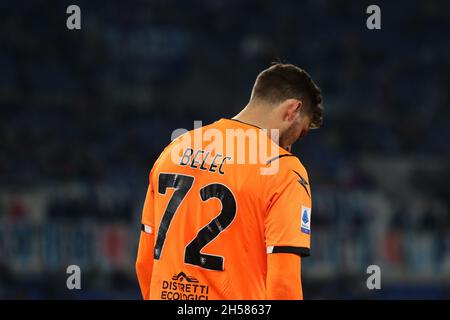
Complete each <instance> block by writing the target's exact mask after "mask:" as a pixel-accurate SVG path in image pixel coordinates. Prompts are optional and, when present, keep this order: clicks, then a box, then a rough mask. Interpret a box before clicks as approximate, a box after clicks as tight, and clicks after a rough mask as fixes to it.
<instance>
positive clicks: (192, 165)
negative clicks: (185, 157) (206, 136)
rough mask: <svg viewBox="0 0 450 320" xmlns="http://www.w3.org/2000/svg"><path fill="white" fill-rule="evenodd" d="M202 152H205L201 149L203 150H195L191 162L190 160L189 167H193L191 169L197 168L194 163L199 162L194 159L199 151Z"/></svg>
mask: <svg viewBox="0 0 450 320" xmlns="http://www.w3.org/2000/svg"><path fill="white" fill-rule="evenodd" d="M203 152H205V151H203V150H197V152H196V153H195V156H194V158H192V162H191V165H190V167H191V168H193V169H197V168H198V166H196V164H199V163H200V162H198V161H196V159H197V156H198V155H199V154H200V153H203Z"/></svg>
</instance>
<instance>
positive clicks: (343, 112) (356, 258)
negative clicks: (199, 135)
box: [0, 0, 450, 299]
mask: <svg viewBox="0 0 450 320" xmlns="http://www.w3.org/2000/svg"><path fill="white" fill-rule="evenodd" d="M70 4H77V5H78V6H80V8H81V13H82V29H81V30H80V31H69V30H67V28H66V18H67V17H68V15H67V14H66V8H67V6H68V5H70ZM369 4H372V3H371V2H365V1H360V2H357V1H343V0H336V1H325V0H321V1H284V0H283V1H267V0H265V1H264V0H263V1H261V0H258V1H257V0H252V1H237V0H192V1H175V0H151V1H117V0H114V1H102V2H100V1H99V2H97V1H95V2H94V1H87V0H77V1H73V2H67V1H12V0H8V1H2V2H1V3H0V21H1V22H0V23H1V26H2V27H1V29H0V41H1V42H0V43H1V50H0V74H1V76H0V105H1V109H0V298H3V299H10V298H19V299H21V298H31V299H38V298H43V299H45V298H51V299H53V298H63V299H71V298H74V299H116V298H125V299H135V298H140V292H139V289H138V285H137V281H136V277H135V273H134V261H135V256H136V250H137V242H138V237H139V232H140V215H141V207H142V204H143V199H144V196H145V191H146V186H147V181H148V180H147V179H148V173H149V170H150V168H151V166H152V164H153V161H154V160H155V159H156V157H157V156H158V155H159V153H160V152H161V151H162V149H163V147H164V146H165V145H166V144H168V143H169V142H170V135H171V132H172V131H173V130H174V129H176V128H187V129H190V128H192V127H193V120H202V121H203V123H205V124H206V123H209V122H212V121H215V120H216V119H218V118H220V117H232V116H233V115H235V114H236V113H237V112H238V111H239V110H240V108H241V107H242V106H243V105H245V104H246V102H247V99H248V95H249V92H250V89H251V86H252V83H253V81H254V78H255V76H256V74H257V73H258V72H259V71H261V70H262V69H264V68H265V67H267V66H268V65H269V64H270V63H271V62H273V61H282V62H289V63H294V64H297V65H299V66H301V67H303V68H305V69H306V70H307V71H309V72H310V73H311V75H312V77H313V78H314V79H315V81H316V82H317V83H318V84H319V86H320V87H321V88H322V90H323V93H324V98H325V110H326V113H325V119H324V126H323V128H322V129H320V130H318V131H313V132H311V133H310V134H309V136H308V137H307V138H306V139H305V140H304V141H301V142H300V143H298V144H297V145H295V146H294V153H296V154H297V155H298V156H299V157H300V158H301V159H302V161H303V163H304V164H305V166H306V167H307V168H308V170H309V174H310V180H311V183H312V188H313V189H312V190H313V243H312V256H311V257H310V258H308V259H305V260H304V263H303V283H304V292H305V298H306V299H329V298H338V299H353V298H363V299H365V298H388V299H390V298H449V297H450V210H449V209H450V201H449V200H450V188H449V183H448V181H449V180H450V170H449V169H450V168H449V163H450V161H449V160H450V159H449V158H450V152H449V151H450V148H449V141H450V126H449V120H450V90H449V89H450V43H449V41H448V33H449V31H450V2H449V1H445V0H442V1H375V2H374V4H378V5H380V6H381V10H382V29H381V30H378V31H369V30H368V29H367V28H366V26H365V23H366V18H367V16H368V15H367V14H366V13H365V11H366V8H367V6H368V5H369ZM445 39H447V40H445ZM70 264H77V265H79V266H80V267H81V270H82V290H73V291H69V290H67V288H66V277H67V275H66V273H65V271H66V268H67V266H68V265H70ZM371 264H376V265H379V266H380V267H381V271H382V289H381V290H374V291H369V290H368V289H367V288H366V278H367V276H368V275H367V274H366V268H367V266H369V265H371Z"/></svg>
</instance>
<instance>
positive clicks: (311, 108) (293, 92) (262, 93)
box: [252, 63, 323, 128]
mask: <svg viewBox="0 0 450 320" xmlns="http://www.w3.org/2000/svg"><path fill="white" fill-rule="evenodd" d="M252 99H260V100H263V101H266V102H269V103H273V104H276V103H280V102H283V101H284V100H286V99H299V100H302V102H303V105H304V108H305V109H304V112H306V113H307V114H308V115H309V116H310V117H311V128H319V127H320V126H321V124H322V113H323V107H322V95H321V90H320V88H319V87H318V86H317V85H316V84H315V83H314V81H313V80H312V79H311V76H310V75H309V74H308V73H307V72H306V71H305V70H303V69H301V68H299V67H296V66H294V65H292V64H282V63H276V64H274V65H272V66H271V67H269V68H267V69H266V70H264V71H262V72H261V73H260V74H259V75H258V77H257V78H256V81H255V85H254V87H253V92H252Z"/></svg>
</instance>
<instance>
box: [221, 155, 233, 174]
mask: <svg viewBox="0 0 450 320" xmlns="http://www.w3.org/2000/svg"><path fill="white" fill-rule="evenodd" d="M227 159H228V160H231V157H225V158H223V160H222V163H221V164H220V167H219V173H220V174H224V173H225V172H223V171H222V166H223V163H224V162H225V160H227Z"/></svg>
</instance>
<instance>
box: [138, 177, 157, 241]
mask: <svg viewBox="0 0 450 320" xmlns="http://www.w3.org/2000/svg"><path fill="white" fill-rule="evenodd" d="M152 178H153V170H152V171H151V172H150V175H149V184H148V188H147V194H146V196H145V201H144V208H143V210H142V220H141V222H142V231H144V232H146V233H150V234H152V233H153V231H154V226H155V222H154V221H155V217H154V199H155V193H154V188H153V179H152Z"/></svg>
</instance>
